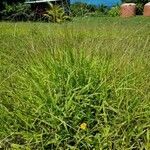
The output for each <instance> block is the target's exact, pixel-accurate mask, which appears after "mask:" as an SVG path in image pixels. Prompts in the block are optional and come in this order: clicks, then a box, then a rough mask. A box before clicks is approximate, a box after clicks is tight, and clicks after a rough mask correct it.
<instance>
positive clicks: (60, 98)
mask: <svg viewBox="0 0 150 150" xmlns="http://www.w3.org/2000/svg"><path fill="white" fill-rule="evenodd" d="M0 57H1V59H0V71H1V75H0V77H1V78H0V149H12V150H55V149H58V150H149V149H150V93H149V91H150V62H149V61H150V18H142V17H135V18H130V19H120V18H109V17H107V18H104V17H101V18H100V17H99V18H94V17H93V18H77V19H75V20H74V21H73V22H68V23H64V24H47V23H27V22H26V23H21V22H18V23H9V22H0Z"/></svg>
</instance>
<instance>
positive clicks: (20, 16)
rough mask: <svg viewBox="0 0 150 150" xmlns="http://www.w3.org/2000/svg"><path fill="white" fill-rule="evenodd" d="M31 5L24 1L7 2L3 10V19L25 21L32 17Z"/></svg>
mask: <svg viewBox="0 0 150 150" xmlns="http://www.w3.org/2000/svg"><path fill="white" fill-rule="evenodd" d="M30 14H31V10H30V6H29V5H26V4H22V3H18V4H12V5H8V4H7V3H6V4H5V9H4V10H2V11H1V16H2V19H4V20H15V21H20V20H21V21H25V20H28V19H29V18H30Z"/></svg>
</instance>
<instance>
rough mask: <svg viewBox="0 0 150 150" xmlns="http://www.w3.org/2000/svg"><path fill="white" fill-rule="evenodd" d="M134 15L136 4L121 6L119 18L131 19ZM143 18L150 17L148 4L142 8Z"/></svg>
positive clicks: (149, 4)
mask: <svg viewBox="0 0 150 150" xmlns="http://www.w3.org/2000/svg"><path fill="white" fill-rule="evenodd" d="M135 15H136V4H135V3H124V4H122V5H121V16H122V17H133V16H135ZM143 15H144V16H150V2H149V3H147V4H145V6H144V12H143Z"/></svg>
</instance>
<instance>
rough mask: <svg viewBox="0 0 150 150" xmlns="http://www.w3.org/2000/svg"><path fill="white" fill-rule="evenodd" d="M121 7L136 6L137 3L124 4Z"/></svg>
mask: <svg viewBox="0 0 150 150" xmlns="http://www.w3.org/2000/svg"><path fill="white" fill-rule="evenodd" d="M121 6H136V4H135V3H124V4H122V5H121Z"/></svg>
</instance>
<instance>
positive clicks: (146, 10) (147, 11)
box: [143, 2, 150, 17]
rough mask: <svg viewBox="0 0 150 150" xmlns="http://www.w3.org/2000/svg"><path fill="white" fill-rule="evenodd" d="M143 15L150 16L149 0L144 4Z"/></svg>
mask: <svg viewBox="0 0 150 150" xmlns="http://www.w3.org/2000/svg"><path fill="white" fill-rule="evenodd" d="M143 15H144V16H147V17H150V2H149V3H147V4H145V6H144V13H143Z"/></svg>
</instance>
